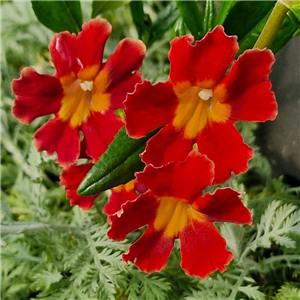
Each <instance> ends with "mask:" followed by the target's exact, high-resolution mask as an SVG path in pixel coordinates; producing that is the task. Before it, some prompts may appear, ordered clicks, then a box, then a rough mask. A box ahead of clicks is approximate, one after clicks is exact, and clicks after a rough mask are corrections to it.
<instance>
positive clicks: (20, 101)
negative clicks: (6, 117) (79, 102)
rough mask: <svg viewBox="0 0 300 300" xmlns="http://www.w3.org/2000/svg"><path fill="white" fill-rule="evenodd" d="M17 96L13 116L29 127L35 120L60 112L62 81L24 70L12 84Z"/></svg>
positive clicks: (30, 69)
mask: <svg viewBox="0 0 300 300" xmlns="http://www.w3.org/2000/svg"><path fill="white" fill-rule="evenodd" d="M11 88H12V92H13V93H14V94H15V95H16V96H17V97H16V99H15V101H14V106H13V107H12V114H13V116H14V117H15V118H17V120H18V121H19V122H21V123H23V124H26V125H28V124H29V123H30V122H32V121H33V120H34V119H36V118H38V117H41V116H44V115H48V114H53V113H56V112H58V110H59V108H60V105H61V98H62V96H63V89H62V86H61V84H60V81H59V80H58V79H57V78H55V77H52V76H50V75H44V74H39V73H37V72H36V71H35V70H34V69H33V68H24V69H23V70H22V71H21V76H20V78H19V79H14V80H13V81H12V83H11Z"/></svg>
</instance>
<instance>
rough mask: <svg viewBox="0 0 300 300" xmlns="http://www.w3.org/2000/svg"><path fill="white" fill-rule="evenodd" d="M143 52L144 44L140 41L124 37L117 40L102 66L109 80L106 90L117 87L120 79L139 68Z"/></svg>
mask: <svg viewBox="0 0 300 300" xmlns="http://www.w3.org/2000/svg"><path fill="white" fill-rule="evenodd" d="M145 52H146V46H145V45H144V43H143V42H142V41H139V40H133V39H130V38H125V39H123V40H122V41H120V42H119V44H118V46H117V48H116V50H115V52H114V53H113V54H111V55H110V56H109V57H108V59H107V62H106V63H105V65H104V67H103V71H105V72H107V79H108V80H109V82H108V84H107V89H106V91H107V92H109V91H110V89H112V88H113V87H117V85H118V84H119V83H120V81H123V80H124V79H125V80H127V79H128V78H130V77H132V76H133V74H134V73H135V72H136V71H137V70H139V69H140V67H141V66H142V62H143V59H144V57H145Z"/></svg>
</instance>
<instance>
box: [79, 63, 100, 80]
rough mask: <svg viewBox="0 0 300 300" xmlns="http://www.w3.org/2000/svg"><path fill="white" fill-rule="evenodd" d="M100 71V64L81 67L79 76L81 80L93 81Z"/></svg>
mask: <svg viewBox="0 0 300 300" xmlns="http://www.w3.org/2000/svg"><path fill="white" fill-rule="evenodd" d="M98 72H99V65H93V66H90V67H88V68H84V69H81V70H80V71H79V72H78V74H77V77H78V78H79V79H81V80H86V81H93V80H94V79H95V77H96V76H97V74H98Z"/></svg>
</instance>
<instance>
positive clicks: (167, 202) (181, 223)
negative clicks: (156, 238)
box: [153, 197, 206, 238]
mask: <svg viewBox="0 0 300 300" xmlns="http://www.w3.org/2000/svg"><path fill="white" fill-rule="evenodd" d="M187 202H188V200H185V199H176V198H172V197H162V198H160V199H159V207H158V210H157V215H156V218H155V220H154V224H153V225H154V229H155V230H156V231H164V234H165V235H166V236H167V237H170V238H176V237H178V234H179V232H181V231H182V230H183V229H184V228H185V226H186V225H187V222H188V217H189V216H191V217H193V218H196V219H198V220H202V221H205V219H206V218H205V216H204V215H202V214H201V213H199V212H197V211H195V210H193V209H192V207H191V205H190V204H189V203H187Z"/></svg>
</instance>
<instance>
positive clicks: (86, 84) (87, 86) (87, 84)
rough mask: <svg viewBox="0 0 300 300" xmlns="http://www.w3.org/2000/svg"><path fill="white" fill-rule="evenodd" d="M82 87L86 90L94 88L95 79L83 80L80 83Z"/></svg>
mask: <svg viewBox="0 0 300 300" xmlns="http://www.w3.org/2000/svg"><path fill="white" fill-rule="evenodd" d="M79 85H80V87H81V88H82V89H83V90H84V91H85V92H86V91H91V90H92V89H93V85H94V83H93V81H82V82H80V83H79Z"/></svg>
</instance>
